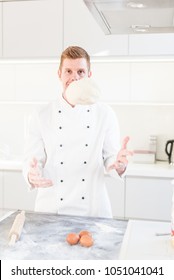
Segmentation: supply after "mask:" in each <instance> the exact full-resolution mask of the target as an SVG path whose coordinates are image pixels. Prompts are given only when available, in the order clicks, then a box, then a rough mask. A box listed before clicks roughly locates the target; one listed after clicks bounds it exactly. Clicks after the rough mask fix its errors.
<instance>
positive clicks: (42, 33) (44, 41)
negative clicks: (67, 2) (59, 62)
mask: <svg viewBox="0 0 174 280" xmlns="http://www.w3.org/2000/svg"><path fill="white" fill-rule="evenodd" d="M2 5H3V26H2V27H3V56H4V57H5V58H16V57H17V58H23V57H24V58H25V57H27V58H29V57H30V58H31V57H58V56H59V55H60V53H61V52H62V37H63V34H62V29H63V1H62V0H60V1H57V0H40V1H38V0H34V1H33V0H31V1H12V2H11V1H9V2H4V3H3V4H2Z"/></svg>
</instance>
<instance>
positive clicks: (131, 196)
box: [125, 176, 173, 221]
mask: <svg viewBox="0 0 174 280" xmlns="http://www.w3.org/2000/svg"><path fill="white" fill-rule="evenodd" d="M172 188H173V187H172V184H171V179H163V178H144V177H128V176H126V190H125V192H126V202H125V205H126V206H125V217H126V218H137V219H149V220H159V221H160V220H161V221H170V220H171V206H172V193H173V191H172Z"/></svg>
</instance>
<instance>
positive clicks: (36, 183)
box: [28, 158, 53, 188]
mask: <svg viewBox="0 0 174 280" xmlns="http://www.w3.org/2000/svg"><path fill="white" fill-rule="evenodd" d="M28 181H29V183H30V184H31V185H32V187H34V188H47V187H51V186H53V182H52V181H51V180H50V179H47V178H44V177H42V174H41V171H40V169H39V166H38V160H37V159H36V158H33V159H32V161H31V162H30V169H29V172H28Z"/></svg>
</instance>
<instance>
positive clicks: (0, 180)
mask: <svg viewBox="0 0 174 280" xmlns="http://www.w3.org/2000/svg"><path fill="white" fill-rule="evenodd" d="M3 206H4V205H3V171H0V209H1V208H3Z"/></svg>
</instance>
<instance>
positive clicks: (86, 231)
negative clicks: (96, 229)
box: [79, 230, 92, 237]
mask: <svg viewBox="0 0 174 280" xmlns="http://www.w3.org/2000/svg"><path fill="white" fill-rule="evenodd" d="M83 235H89V236H92V234H91V233H90V232H89V231H88V230H81V231H80V232H79V236H80V237H82V236H83Z"/></svg>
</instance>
